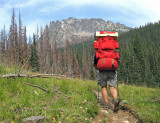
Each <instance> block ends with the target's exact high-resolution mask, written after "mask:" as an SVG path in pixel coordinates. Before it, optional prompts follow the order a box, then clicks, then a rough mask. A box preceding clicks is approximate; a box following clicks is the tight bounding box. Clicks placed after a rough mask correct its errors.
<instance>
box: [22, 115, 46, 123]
mask: <svg viewBox="0 0 160 123" xmlns="http://www.w3.org/2000/svg"><path fill="white" fill-rule="evenodd" d="M43 121H44V117H43V116H32V117H28V118H24V119H23V120H22V123H40V122H43Z"/></svg>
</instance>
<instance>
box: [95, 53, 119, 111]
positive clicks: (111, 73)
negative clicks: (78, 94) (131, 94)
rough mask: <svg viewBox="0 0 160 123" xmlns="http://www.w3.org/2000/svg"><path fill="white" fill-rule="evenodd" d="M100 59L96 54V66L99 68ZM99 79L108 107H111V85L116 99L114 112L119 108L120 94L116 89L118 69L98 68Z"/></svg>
mask: <svg viewBox="0 0 160 123" xmlns="http://www.w3.org/2000/svg"><path fill="white" fill-rule="evenodd" d="M97 63H98V60H97V59H96V55H94V64H93V65H94V67H95V69H97ZM97 80H98V84H99V85H100V86H101V91H102V96H103V99H104V101H105V106H106V108H107V109H111V108H112V107H111V105H110V102H109V100H108V98H109V96H108V92H107V85H109V89H110V92H111V94H112V96H113V99H114V112H117V111H118V110H119V101H118V94H117V89H116V83H117V71H116V70H97Z"/></svg>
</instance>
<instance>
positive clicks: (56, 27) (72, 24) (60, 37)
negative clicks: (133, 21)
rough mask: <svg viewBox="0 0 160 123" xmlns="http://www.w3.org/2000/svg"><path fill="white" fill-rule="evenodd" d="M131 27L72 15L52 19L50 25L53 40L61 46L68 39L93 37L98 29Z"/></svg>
mask: <svg viewBox="0 0 160 123" xmlns="http://www.w3.org/2000/svg"><path fill="white" fill-rule="evenodd" d="M129 29H130V28H129V27H127V26H125V25H124V24H120V23H113V22H111V21H107V22H106V21H104V20H103V19H99V18H98V19H95V18H92V19H76V18H73V17H70V18H68V19H66V20H62V21H56V22H55V21H52V22H50V25H49V32H50V39H51V42H54V40H57V43H58V45H59V46H64V44H65V41H66V40H67V39H68V41H69V42H70V43H76V42H82V41H85V40H88V39H93V38H94V37H93V36H94V32H95V31H96V30H108V31H112V30H114V31H122V32H126V31H129Z"/></svg>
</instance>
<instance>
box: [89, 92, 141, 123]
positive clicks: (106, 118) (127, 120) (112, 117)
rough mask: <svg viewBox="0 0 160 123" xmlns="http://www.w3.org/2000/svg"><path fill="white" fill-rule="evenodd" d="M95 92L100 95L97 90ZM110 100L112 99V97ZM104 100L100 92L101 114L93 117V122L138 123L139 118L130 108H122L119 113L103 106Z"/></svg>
mask: <svg viewBox="0 0 160 123" xmlns="http://www.w3.org/2000/svg"><path fill="white" fill-rule="evenodd" d="M94 93H95V94H96V95H97V96H98V92H97V91H95V92H94ZM109 100H110V101H111V98H109ZM102 101H103V99H102V94H101V93H100V92H99V105H100V108H99V114H98V115H97V116H96V117H95V118H94V119H91V120H92V122H93V123H138V119H137V118H136V117H135V116H133V114H132V113H131V112H130V111H129V110H122V109H120V110H119V111H118V113H114V112H113V109H105V108H103V105H102ZM112 107H114V106H113V104H112Z"/></svg>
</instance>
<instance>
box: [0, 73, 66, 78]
mask: <svg viewBox="0 0 160 123" xmlns="http://www.w3.org/2000/svg"><path fill="white" fill-rule="evenodd" d="M0 77H2V78H16V77H29V78H34V77H38V78H57V79H68V78H67V77H66V76H65V75H56V74H36V75H27V74H6V75H1V76H0Z"/></svg>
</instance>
